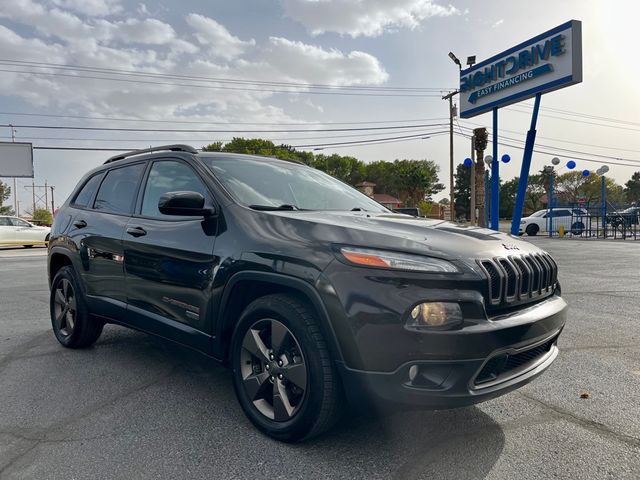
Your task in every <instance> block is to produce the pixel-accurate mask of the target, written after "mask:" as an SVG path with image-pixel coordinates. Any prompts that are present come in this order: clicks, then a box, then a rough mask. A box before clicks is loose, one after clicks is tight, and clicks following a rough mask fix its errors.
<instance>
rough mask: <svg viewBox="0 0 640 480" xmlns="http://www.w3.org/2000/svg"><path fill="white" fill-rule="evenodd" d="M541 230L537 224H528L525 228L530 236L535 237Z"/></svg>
mask: <svg viewBox="0 0 640 480" xmlns="http://www.w3.org/2000/svg"><path fill="white" fill-rule="evenodd" d="M539 231H540V228H538V226H537V225H535V224H531V225H527V228H526V230H525V232H526V233H527V235H528V236H530V237H535V236H536V235H537V234H538V232H539Z"/></svg>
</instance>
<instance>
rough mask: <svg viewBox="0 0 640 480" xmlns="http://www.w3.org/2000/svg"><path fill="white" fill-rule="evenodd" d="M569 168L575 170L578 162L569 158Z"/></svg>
mask: <svg viewBox="0 0 640 480" xmlns="http://www.w3.org/2000/svg"><path fill="white" fill-rule="evenodd" d="M567 168H568V169H569V170H573V169H574V168H576V162H574V161H573V160H569V161H568V162H567Z"/></svg>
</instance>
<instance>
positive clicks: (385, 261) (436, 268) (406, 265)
mask: <svg viewBox="0 0 640 480" xmlns="http://www.w3.org/2000/svg"><path fill="white" fill-rule="evenodd" d="M340 253H341V254H342V256H343V257H344V258H345V259H346V260H347V261H348V262H350V263H353V264H355V265H364V266H367V267H378V268H392V269H396V270H410V271H417V272H443V273H457V272H459V270H458V269H457V268H456V266H455V265H454V264H453V263H451V262H447V261H446V260H441V259H439V258H433V257H423V256H422V255H412V254H409V253H399V252H388V251H385V250H373V249H368V248H356V247H342V248H340Z"/></svg>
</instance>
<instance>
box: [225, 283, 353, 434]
mask: <svg viewBox="0 0 640 480" xmlns="http://www.w3.org/2000/svg"><path fill="white" fill-rule="evenodd" d="M230 364H231V369H232V373H233V386H234V389H235V392H236V396H237V397H238V401H239V402H240V406H241V407H242V409H243V410H244V412H245V414H246V415H247V417H248V418H249V420H251V422H252V423H253V424H254V425H255V426H256V427H258V429H260V430H261V431H262V432H263V433H265V434H267V435H269V436H270V437H272V438H275V439H276V440H280V441H284V442H296V441H299V440H304V439H308V438H311V437H314V436H317V435H319V434H321V433H322V432H324V431H326V430H328V429H329V428H331V427H332V426H333V425H334V423H335V422H336V421H338V420H339V419H340V416H341V413H342V410H343V406H344V402H343V401H342V398H343V393H342V388H341V385H340V382H339V379H338V374H337V372H336V371H335V367H334V366H333V362H332V361H331V356H330V354H329V348H328V346H327V344H326V342H325V339H324V337H323V335H322V333H321V329H320V327H319V322H318V318H317V315H316V312H315V310H314V309H313V308H312V307H311V305H310V304H308V303H306V302H304V301H302V300H301V299H299V298H297V297H294V296H292V295H287V294H272V295H266V296H264V297H260V298H258V299H256V300H254V301H253V302H251V303H250V304H249V305H248V306H247V307H246V308H245V310H244V311H243V312H242V315H241V316H240V319H239V320H238V323H237V325H236V327H235V330H234V333H233V336H232V339H231V352H230Z"/></svg>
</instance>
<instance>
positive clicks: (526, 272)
mask: <svg viewBox="0 0 640 480" xmlns="http://www.w3.org/2000/svg"><path fill="white" fill-rule="evenodd" d="M511 261H512V262H513V264H514V265H515V266H516V267H517V268H518V270H520V276H521V277H520V298H521V299H524V298H528V297H529V296H530V295H531V281H532V278H533V271H532V270H531V267H529V265H528V264H527V262H525V261H524V260H522V258H520V257H511Z"/></svg>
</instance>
